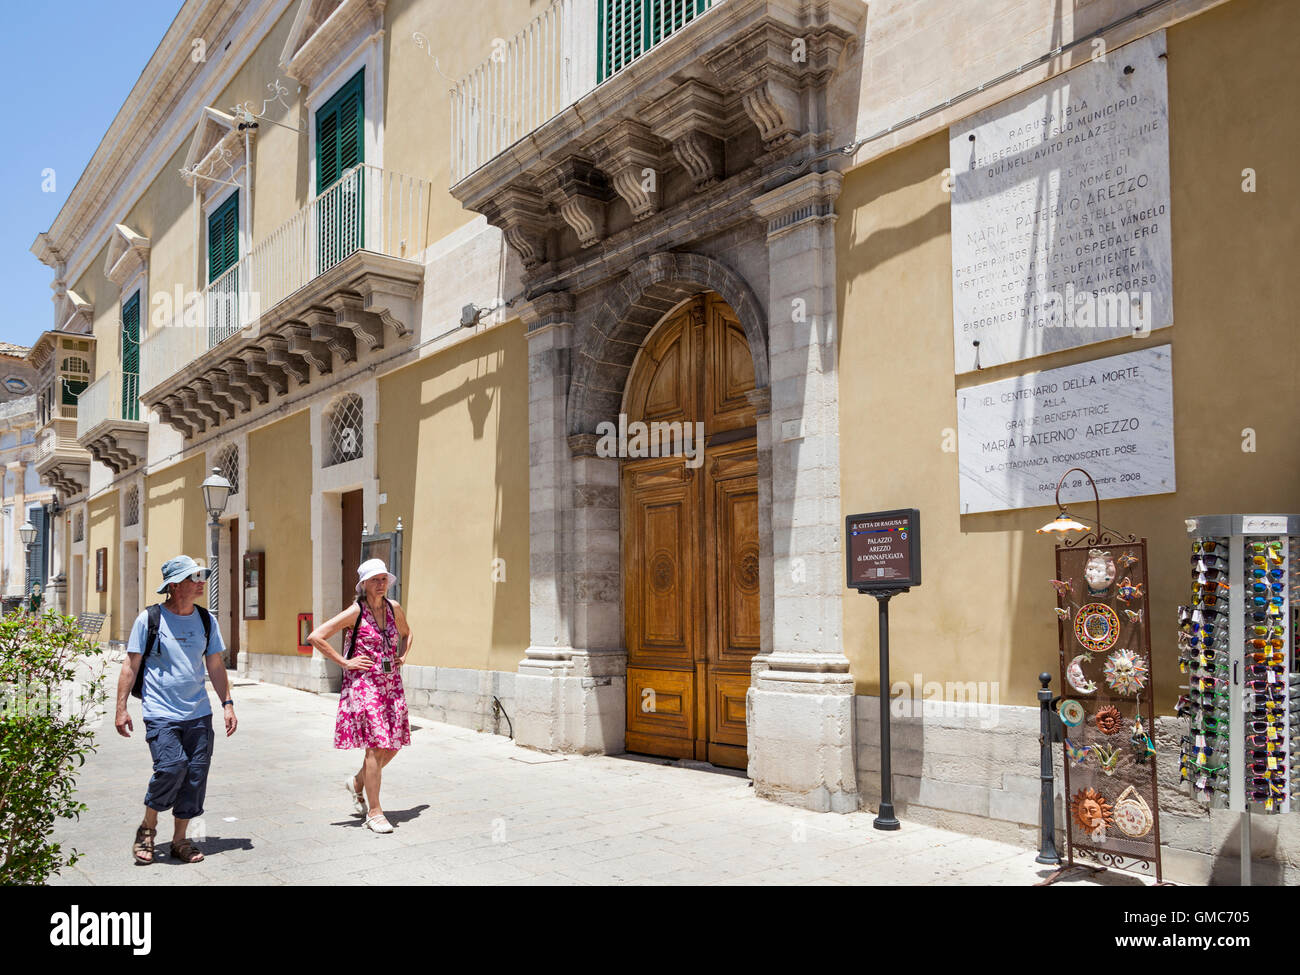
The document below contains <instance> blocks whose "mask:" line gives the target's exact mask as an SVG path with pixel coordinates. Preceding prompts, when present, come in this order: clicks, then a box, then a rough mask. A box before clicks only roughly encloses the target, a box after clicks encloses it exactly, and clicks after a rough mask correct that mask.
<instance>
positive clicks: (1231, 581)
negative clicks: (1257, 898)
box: [1176, 515, 1300, 878]
mask: <svg viewBox="0 0 1300 975" xmlns="http://www.w3.org/2000/svg"><path fill="white" fill-rule="evenodd" d="M1187 531H1188V534H1189V535H1190V536H1191V583H1192V584H1191V592H1190V595H1191V599H1190V600H1189V601H1188V604H1187V605H1185V606H1180V607H1179V608H1178V627H1179V631H1178V657H1179V669H1180V671H1181V672H1182V673H1183V675H1184V677H1185V679H1186V681H1187V683H1186V684H1185V685H1184V687H1185V690H1184V693H1183V695H1182V696H1181V697H1180V698H1179V701H1178V706H1177V709H1176V710H1177V713H1178V714H1179V715H1180V716H1181V717H1183V718H1185V719H1186V720H1187V722H1188V732H1187V734H1186V735H1185V736H1183V740H1182V756H1181V762H1180V782H1179V787H1180V788H1181V789H1182V790H1184V791H1190V792H1191V793H1192V794H1193V795H1195V796H1196V797H1197V798H1198V799H1200V800H1201V801H1202V802H1205V803H1206V804H1208V805H1210V806H1211V807H1212V808H1225V809H1230V810H1233V811H1236V812H1240V813H1243V814H1246V815H1243V818H1242V830H1243V834H1244V837H1243V849H1249V845H1248V837H1249V820H1250V817H1249V814H1250V813H1260V814H1266V815H1275V814H1281V813H1287V812H1291V811H1292V810H1293V809H1294V808H1297V807H1296V805H1295V803H1294V802H1293V791H1294V792H1295V793H1296V795H1297V797H1300V781H1298V782H1296V783H1295V784H1294V785H1293V773H1292V768H1291V761H1292V757H1293V755H1292V751H1293V747H1292V743H1293V741H1294V740H1295V739H1294V736H1295V735H1296V734H1297V733H1300V675H1297V660H1296V638H1295V634H1296V624H1297V622H1300V619H1298V618H1297V617H1298V615H1300V613H1298V609H1300V579H1298V578H1297V567H1298V566H1300V516H1297V515H1206V516H1202V517H1197V518H1189V519H1188V520H1187ZM1248 864H1249V858H1246V859H1245V860H1243V864H1242V871H1243V877H1244V878H1248V876H1249V867H1248Z"/></svg>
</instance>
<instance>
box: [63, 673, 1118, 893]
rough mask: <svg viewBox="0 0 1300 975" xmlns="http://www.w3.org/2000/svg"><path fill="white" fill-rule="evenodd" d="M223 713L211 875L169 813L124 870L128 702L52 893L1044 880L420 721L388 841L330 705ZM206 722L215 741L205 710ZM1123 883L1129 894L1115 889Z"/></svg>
mask: <svg viewBox="0 0 1300 975" xmlns="http://www.w3.org/2000/svg"><path fill="white" fill-rule="evenodd" d="M113 676H114V677H115V672H114V674H113ZM234 697H235V699H236V701H237V702H238V712H239V721H240V726H239V731H238V732H237V733H236V735H235V736H234V737H233V738H230V739H227V738H225V737H219V739H218V742H217V747H216V752H215V755H214V758H213V771H212V775H211V778H210V779H209V783H208V796H207V809H206V811H205V814H204V816H203V821H202V823H203V832H204V834H205V837H206V838H204V839H202V840H201V842H200V843H199V846H200V849H202V850H203V852H204V853H205V855H206V857H207V858H206V860H204V861H203V862H202V863H198V864H181V863H178V862H177V861H175V860H172V859H171V858H170V857H168V856H167V855H166V851H167V849H168V844H167V840H169V839H170V836H171V823H172V821H171V815H170V814H169V813H165V814H163V815H162V816H161V817H159V830H158V832H159V841H160V842H159V848H158V854H159V855H158V857H157V862H156V863H154V864H152V865H150V866H136V865H135V864H133V863H132V862H131V855H130V847H131V840H132V837H133V835H134V831H135V827H136V825H138V824H139V822H140V815H141V810H142V808H143V807H142V801H143V797H144V790H145V785H146V783H147V782H148V779H149V775H150V771H151V766H150V762H149V750H148V748H147V747H146V746H145V743H144V737H143V735H144V726H143V723H142V722H141V720H140V717H139V702H137V701H135V700H132V702H131V705H132V720H133V721H134V723H135V732H134V733H133V735H132V737H131V738H130V739H129V740H127V739H123V738H120V737H119V736H118V735H117V733H116V732H115V731H114V729H113V726H112V722H111V720H108V721H106V722H105V723H104V726H103V727H102V728H101V729H100V730H99V732H98V743H99V746H100V747H99V751H98V752H97V753H96V754H95V755H93V756H92V757H91V758H90V760H89V762H88V763H87V765H86V767H85V768H84V769H82V771H81V774H80V776H79V783H78V792H79V798H80V799H81V800H82V801H83V802H86V803H87V804H88V805H89V809H88V810H87V812H86V813H85V814H83V816H82V817H81V819H80V821H74V822H65V821H62V820H61V821H60V822H59V825H58V827H57V830H58V835H59V837H60V839H61V840H62V841H64V842H66V843H68V844H70V845H72V846H74V847H76V848H77V849H78V850H79V851H81V852H83V853H84V854H85V856H84V858H83V859H82V860H81V861H79V862H78V864H77V865H76V866H75V867H72V868H70V869H66V870H64V871H63V874H62V875H61V876H59V877H55V878H52V881H51V882H52V883H54V884H130V885H174V884H195V883H211V884H247V885H270V884H358V883H362V884H398V883H417V884H576V885H582V884H774V883H775V884H999V885H1027V884H1032V883H1034V882H1036V881H1037V880H1039V879H1041V878H1042V877H1043V876H1046V873H1047V870H1046V868H1043V867H1041V866H1039V865H1038V864H1036V863H1034V852H1033V851H1030V850H1026V849H1023V848H1021V847H1016V846H1008V845H1006V844H1003V843H995V842H993V841H990V840H984V839H979V838H977V837H972V836H967V835H964V834H960V833H950V832H946V831H944V830H939V829H934V828H931V827H926V826H919V825H914V824H911V823H907V822H906V820H905V821H904V826H903V829H902V830H900V831H899V832H896V833H882V832H880V831H878V830H875V829H872V827H871V819H872V816H871V814H869V813H854V814H851V815H833V814H816V813H809V812H804V811H802V810H797V809H792V808H791V807H788V806H783V805H780V804H778V803H774V802H769V801H765V800H762V799H758V798H756V797H755V796H754V792H753V789H752V788H750V786H749V782H748V780H747V779H746V778H745V777H744V776H743V775H742V774H741V773H730V772H725V771H718V770H706V769H696V768H682V767H676V766H672V765H669V764H666V762H665V761H664V760H661V759H649V758H638V757H633V756H592V757H575V756H568V757H561V756H554V755H544V754H540V753H537V752H533V751H530V750H528V749H523V748H518V747H516V746H515V745H514V744H513V743H512V742H511V741H509V740H508V739H507V738H504V737H499V736H493V735H487V734H479V733H476V732H473V731H469V730H467V729H463V728H457V727H453V726H451V725H444V724H438V723H436V722H432V721H425V720H420V719H415V720H414V721H413V729H412V730H413V734H412V746H411V747H410V748H409V749H404V750H403V751H402V753H401V754H400V755H398V756H397V758H396V759H394V760H393V763H392V764H391V765H390V766H389V767H388V770H387V772H386V774H385V781H384V792H383V797H384V805H385V808H386V811H387V814H388V818H389V820H390V821H391V822H392V823H393V825H394V827H395V831H394V832H393V833H392V834H390V835H386V836H380V835H377V834H374V833H371V832H369V831H367V830H366V829H364V828H363V827H362V825H361V818H360V817H359V816H356V815H355V814H353V813H352V812H351V803H350V801H349V799H348V797H347V795H346V794H345V793H344V791H343V785H342V781H343V778H344V776H345V775H346V774H347V773H348V772H349V771H354V770H355V769H356V768H357V766H358V764H359V755H360V753H359V752H356V753H344V752H339V751H335V750H334V749H333V748H332V747H331V742H332V735H333V727H334V711H335V708H336V699H335V698H333V697H328V696H317V695H314V694H308V693H306V692H303V691H295V690H291V689H288V688H284V687H280V686H277V685H274V684H255V683H248V682H239V681H236V685H235V691H234ZM213 710H214V722H215V723H216V724H217V725H218V726H219V723H220V719H219V716H218V715H217V714H216V713H215V712H219V708H217V707H216V702H215V699H214V707H213ZM904 819H905V818H904ZM195 822H196V824H197V823H198V820H196V821H195ZM194 833H195V830H194V828H193V824H192V826H191V835H194ZM1077 882H1078V883H1088V882H1089V881H1087V880H1079V881H1077ZM1125 882H1130V883H1140V881H1138V880H1136V879H1131V880H1130V879H1129V878H1122V877H1120V876H1118V875H1111V876H1110V878H1109V883H1110V884H1116V883H1125Z"/></svg>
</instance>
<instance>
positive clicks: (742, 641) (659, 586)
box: [621, 294, 759, 768]
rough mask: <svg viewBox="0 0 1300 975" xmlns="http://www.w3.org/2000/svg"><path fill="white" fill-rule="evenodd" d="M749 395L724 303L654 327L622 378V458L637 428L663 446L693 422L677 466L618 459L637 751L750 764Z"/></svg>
mask: <svg viewBox="0 0 1300 975" xmlns="http://www.w3.org/2000/svg"><path fill="white" fill-rule="evenodd" d="M753 388H754V366H753V358H752V356H751V353H750V348H749V342H748V340H747V339H746V338H745V333H744V330H743V329H742V328H741V325H740V322H739V320H738V319H737V318H736V315H735V313H734V312H732V310H731V308H730V307H729V306H728V305H727V303H726V302H725V301H723V300H722V298H721V297H719V296H718V295H716V294H707V295H700V296H698V297H696V298H694V299H692V300H691V301H689V302H688V303H687V304H685V305H682V306H680V307H678V309H677V310H676V311H674V312H672V313H671V314H670V315H669V316H668V317H667V318H666V319H665V320H664V321H662V322H661V323H660V324H659V325H658V326H656V328H655V330H654V331H653V332H652V333H651V335H650V337H649V339H647V340H646V343H645V345H644V347H643V348H642V349H641V352H640V353H639V355H638V357H637V361H636V363H635V364H634V365H633V368H632V372H631V374H630V375H629V377H628V384H627V393H626V396H625V411H626V413H627V424H628V430H629V434H628V446H629V450H628V451H627V452H628V453H629V454H631V453H632V452H633V451H632V449H631V447H632V445H633V444H634V443H635V438H634V432H635V431H636V429H637V428H635V427H633V426H632V424H633V423H634V422H636V421H641V422H642V423H645V424H647V426H648V428H649V431H650V433H651V438H650V441H649V442H650V443H651V444H653V443H654V442H655V439H654V436H653V433H654V430H655V426H654V425H656V424H657V425H659V426H658V430H659V436H660V439H662V438H663V437H664V435H665V433H666V431H673V430H674V428H673V426H672V425H673V424H680V425H683V426H684V425H686V424H689V425H690V428H689V429H690V430H691V440H690V442H689V451H690V453H691V454H692V455H694V456H692V457H689V458H688V457H684V456H682V454H683V453H684V452H685V451H683V450H682V449H681V446H684V445H685V435H684V433H679V434H678V436H680V437H681V439H680V440H678V441H677V442H678V444H679V446H678V448H677V449H675V450H674V451H673V453H675V454H676V455H677V456H667V457H665V456H662V454H663V453H665V452H666V451H664V450H660V451H658V453H660V455H661V456H658V457H654V456H651V457H645V456H641V457H638V458H632V457H629V458H628V459H625V460H623V462H622V470H621V482H622V493H621V499H622V512H621V518H622V544H623V553H622V561H623V586H624V588H623V617H624V632H625V637H626V642H627V730H626V748H627V750H628V751H630V752H644V753H647V754H651V755H662V756H666V757H671V758H695V759H699V760H703V761H708V762H711V763H713V764H714V765H722V766H727V767H731V768H744V767H745V766H746V744H747V737H746V728H745V695H746V691H747V690H748V689H749V684H750V661H751V659H752V658H753V656H754V654H756V653H757V652H758V650H759V557H758V445H757V439H756V434H757V425H756V419H755V413H754V407H753V406H752V404H751V403H750V402H749V398H748V396H747V395H746V394H747V393H748V392H749V391H750V390H752V389H753ZM696 423H702V424H703V433H704V447H703V450H702V452H701V451H700V448H699V446H698V445H697V444H696V442H695V439H694V434H695V431H696V430H698V429H699V428H698V427H696V426H695V424H696ZM683 426H679V427H677V430H678V431H681V430H682V429H683ZM669 435H671V434H669ZM637 452H638V453H640V451H637Z"/></svg>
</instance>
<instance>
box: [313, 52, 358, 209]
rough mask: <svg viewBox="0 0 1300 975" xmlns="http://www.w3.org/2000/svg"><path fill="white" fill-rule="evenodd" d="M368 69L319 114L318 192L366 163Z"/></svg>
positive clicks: (346, 86)
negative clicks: (366, 75)
mask: <svg viewBox="0 0 1300 975" xmlns="http://www.w3.org/2000/svg"><path fill="white" fill-rule="evenodd" d="M365 73H366V71H365V68H362V69H361V70H360V71H358V72H357V73H356V74H354V75H353V76H352V77H351V78H350V79H349V80H348V81H347V83H346V84H344V86H343V87H342V88H340V89H339V90H338V91H337V92H336V93H335V94H334V96H333V97H331V98H330V100H329V101H327V102H326V103H325V104H324V105H322V106H321V107H320V109H319V110H318V111H317V112H316V193H317V195H319V194H321V193H324V192H325V191H326V190H327V189H329V188H330V187H331V186H333V185H334V184H335V183H337V182H338V180H339V177H340V176H342V175H343V174H344V173H345V172H347V170H349V169H351V168H352V167H353V166H356V165H357V164H359V163H362V162H365V141H366V138H365V131H366V110H365V91H366V87H365Z"/></svg>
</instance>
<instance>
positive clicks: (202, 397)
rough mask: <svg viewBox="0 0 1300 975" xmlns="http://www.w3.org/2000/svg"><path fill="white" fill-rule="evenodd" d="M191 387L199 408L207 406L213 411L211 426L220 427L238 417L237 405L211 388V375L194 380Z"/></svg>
mask: <svg viewBox="0 0 1300 975" xmlns="http://www.w3.org/2000/svg"><path fill="white" fill-rule="evenodd" d="M191 385H192V386H193V387H194V393H195V395H196V397H197V402H198V403H199V405H200V406H202V405H203V404H205V403H206V404H208V406H209V407H210V408H212V410H213V425H214V426H220V425H221V424H222V423H224V422H225V421H226V420H228V419H233V418H234V417H236V416H238V415H239V406H238V404H237V403H236V402H235V401H234V400H232V399H230V398H229V397H227V396H225V395H223V394H222V393H219V392H217V391H216V390H215V389H214V388H213V386H212V379H211V373H208V374H206V375H205V376H204V377H203V378H201V379H195V380H194V382H193V383H191Z"/></svg>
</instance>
